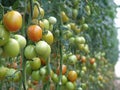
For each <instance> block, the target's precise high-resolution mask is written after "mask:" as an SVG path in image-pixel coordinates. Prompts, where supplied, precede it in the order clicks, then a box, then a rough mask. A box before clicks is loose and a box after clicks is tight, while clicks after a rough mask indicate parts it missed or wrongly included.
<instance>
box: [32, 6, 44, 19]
mask: <svg viewBox="0 0 120 90" xmlns="http://www.w3.org/2000/svg"><path fill="white" fill-rule="evenodd" d="M44 14H45V11H44V9H43V8H42V7H40V6H39V7H37V6H36V5H35V6H34V9H33V18H34V19H35V18H38V16H39V15H40V16H41V17H42V18H43V17H44Z"/></svg>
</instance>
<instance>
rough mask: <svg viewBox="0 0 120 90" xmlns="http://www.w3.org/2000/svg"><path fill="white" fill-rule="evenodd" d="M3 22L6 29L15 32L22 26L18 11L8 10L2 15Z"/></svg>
mask: <svg viewBox="0 0 120 90" xmlns="http://www.w3.org/2000/svg"><path fill="white" fill-rule="evenodd" d="M3 23H4V25H5V27H6V28H7V30H9V31H11V32H16V31H18V30H20V28H21V27H22V16H21V14H20V13H19V12H18V11H14V10H12V11H9V12H7V13H6V14H5V15H4V17H3Z"/></svg>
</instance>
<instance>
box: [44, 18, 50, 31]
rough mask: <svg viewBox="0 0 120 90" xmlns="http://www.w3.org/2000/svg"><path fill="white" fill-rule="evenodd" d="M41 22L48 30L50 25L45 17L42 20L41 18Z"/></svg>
mask: <svg viewBox="0 0 120 90" xmlns="http://www.w3.org/2000/svg"><path fill="white" fill-rule="evenodd" d="M43 23H44V27H45V29H46V30H49V27H50V25H49V21H48V20H47V19H44V20H43Z"/></svg>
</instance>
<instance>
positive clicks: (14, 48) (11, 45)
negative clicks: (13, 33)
mask: <svg viewBox="0 0 120 90" xmlns="http://www.w3.org/2000/svg"><path fill="white" fill-rule="evenodd" d="M3 48H4V52H5V53H6V54H7V55H8V56H10V57H16V56H17V55H18V54H19V53H20V46H19V43H18V42H17V41H16V40H15V39H13V38H10V39H9V41H8V42H7V43H6V44H5V45H4V46H3Z"/></svg>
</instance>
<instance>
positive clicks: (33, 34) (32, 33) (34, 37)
mask: <svg viewBox="0 0 120 90" xmlns="http://www.w3.org/2000/svg"><path fill="white" fill-rule="evenodd" d="M27 35H28V38H29V39H30V40H31V41H33V42H37V41H39V40H40V39H41V38H42V29H41V28H40V27H39V26H38V25H31V26H29V27H28V31H27Z"/></svg>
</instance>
